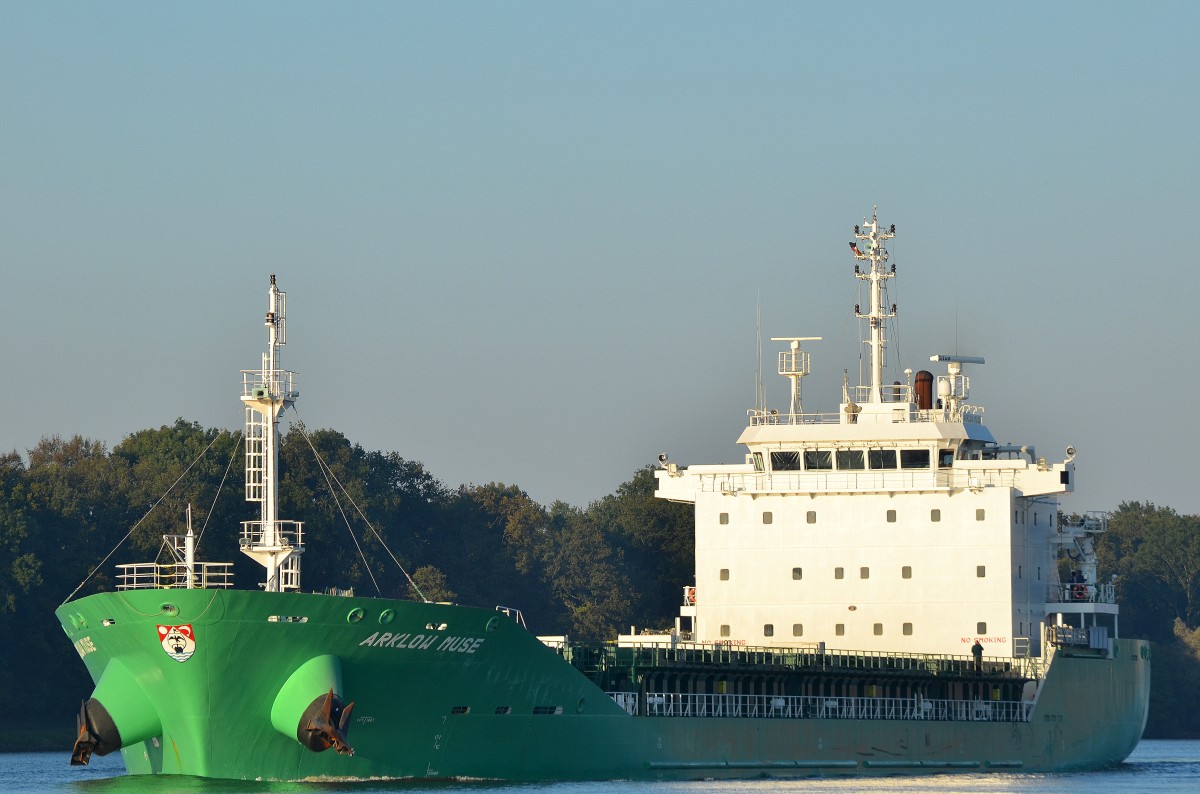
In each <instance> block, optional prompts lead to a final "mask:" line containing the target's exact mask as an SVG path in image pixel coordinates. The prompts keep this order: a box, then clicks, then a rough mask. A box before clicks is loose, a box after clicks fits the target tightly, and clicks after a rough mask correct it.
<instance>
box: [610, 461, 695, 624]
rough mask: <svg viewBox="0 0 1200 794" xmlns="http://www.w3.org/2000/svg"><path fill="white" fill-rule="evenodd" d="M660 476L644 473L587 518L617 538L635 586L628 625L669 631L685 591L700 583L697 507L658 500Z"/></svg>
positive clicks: (624, 565) (651, 471)
mask: <svg viewBox="0 0 1200 794" xmlns="http://www.w3.org/2000/svg"><path fill="white" fill-rule="evenodd" d="M654 471H655V468H654V467H653V466H646V467H643V468H641V469H639V470H638V471H637V472H636V473H635V474H634V476H633V479H632V480H630V481H629V482H626V483H622V484H621V485H620V486H618V488H617V490H616V492H615V493H613V494H611V495H610V496H606V497H604V498H603V499H601V500H599V501H597V502H593V503H592V505H591V506H590V507H589V508H588V510H587V517H588V519H589V521H591V522H593V523H595V524H597V525H598V526H599V527H601V528H602V529H603V532H604V534H605V536H606V537H608V538H610V539H611V543H612V544H613V545H614V546H615V547H616V549H617V550H618V552H619V554H620V555H621V560H622V570H623V572H624V574H625V575H626V576H627V577H628V578H629V579H630V580H631V581H632V582H633V583H634V584H635V588H636V592H633V591H631V593H630V596H631V604H630V612H629V614H628V617H627V620H628V621H629V622H631V623H634V624H636V625H638V626H649V627H656V628H665V627H671V626H673V625H674V622H675V616H676V615H678V614H679V606H680V604H682V603H683V588H684V587H687V586H690V585H694V584H695V583H696V576H695V519H694V511H693V508H692V506H691V505H684V504H675V503H671V502H667V501H665V500H663V499H658V498H656V497H655V496H654V490H655V488H656V487H657V481H656V480H655V478H654Z"/></svg>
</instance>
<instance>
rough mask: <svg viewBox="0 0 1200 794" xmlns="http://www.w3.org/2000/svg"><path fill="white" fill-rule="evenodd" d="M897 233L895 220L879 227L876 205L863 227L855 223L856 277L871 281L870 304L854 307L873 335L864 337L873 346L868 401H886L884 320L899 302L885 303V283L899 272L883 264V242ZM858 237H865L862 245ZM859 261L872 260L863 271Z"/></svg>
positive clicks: (892, 312) (853, 243)
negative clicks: (884, 382)
mask: <svg viewBox="0 0 1200 794" xmlns="http://www.w3.org/2000/svg"><path fill="white" fill-rule="evenodd" d="M895 236H896V226H895V225H894V224H893V225H892V226H891V227H890V228H888V229H887V230H884V229H882V228H880V223H879V213H878V211H877V209H876V207H875V206H872V207H871V220H870V221H866V220H864V221H863V223H862V227H861V228H860V227H859V226H855V227H854V237H855V238H856V242H851V243H850V252H851V253H852V254H854V258H855V259H856V260H857V261H856V262H855V265H854V277H855V278H857V279H861V280H863V281H869V282H870V285H871V305H870V306H869V308H868V310H867V311H866V312H863V311H861V310H860V309H859V307H858V306H855V307H854V314H855V315H856V316H857V317H858V318H859V319H860V320H867V321H869V324H870V327H871V337H870V339H867V340H865V341H866V343H867V344H868V345H870V348H871V392H870V395H869V397H868V400H867V402H873V403H878V402H883V393H882V389H883V363H884V348H885V346H886V342H887V339H886V335H885V334H884V321H885V320H888V319H891V318H893V317H895V316H896V305H895V304H892V306H891V308H890V309H889V308H887V307H885V306H884V304H883V288H884V283H885V282H886V281H887V280H888V279H890V278H893V277H894V276H895V275H896V270H895V268H892V269H891V270H890V271H889V270H886V269H885V268H884V266H885V265H886V264H887V261H888V252H887V249H886V248H885V247H884V243H885V242H886V241H888V240H890V239H892V238H893V237H895ZM858 240H861V241H863V247H862V248H859V246H858V242H857V241H858ZM859 262H867V263H869V269H868V270H867V271H866V272H863V271H862V269H861V268H860V267H859V264H858V263H859Z"/></svg>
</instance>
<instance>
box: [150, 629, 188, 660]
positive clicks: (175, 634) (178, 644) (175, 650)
mask: <svg viewBox="0 0 1200 794" xmlns="http://www.w3.org/2000/svg"><path fill="white" fill-rule="evenodd" d="M158 638H159V639H160V640H161V641H162V647H163V650H164V651H166V652H167V656H170V657H171V658H172V659H174V660H175V661H177V662H186V661H187V660H188V659H191V658H192V654H193V653H195V652H196V633H195V632H194V631H192V625H191V624H190V623H189V624H187V625H185V626H159V627H158Z"/></svg>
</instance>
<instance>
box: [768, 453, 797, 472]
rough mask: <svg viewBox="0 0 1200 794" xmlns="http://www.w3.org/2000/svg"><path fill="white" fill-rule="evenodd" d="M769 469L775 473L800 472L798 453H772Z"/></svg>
mask: <svg viewBox="0 0 1200 794" xmlns="http://www.w3.org/2000/svg"><path fill="white" fill-rule="evenodd" d="M771 468H772V469H774V470H775V471H800V453H799V452H796V451H794V450H793V451H785V452H772V453H771Z"/></svg>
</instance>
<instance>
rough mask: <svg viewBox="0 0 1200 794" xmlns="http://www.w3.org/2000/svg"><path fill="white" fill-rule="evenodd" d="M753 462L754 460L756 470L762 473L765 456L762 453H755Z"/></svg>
mask: <svg viewBox="0 0 1200 794" xmlns="http://www.w3.org/2000/svg"><path fill="white" fill-rule="evenodd" d="M753 460H754V470H755V471H762V470H763V454H762V453H761V452H755V453H754V455H753Z"/></svg>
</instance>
